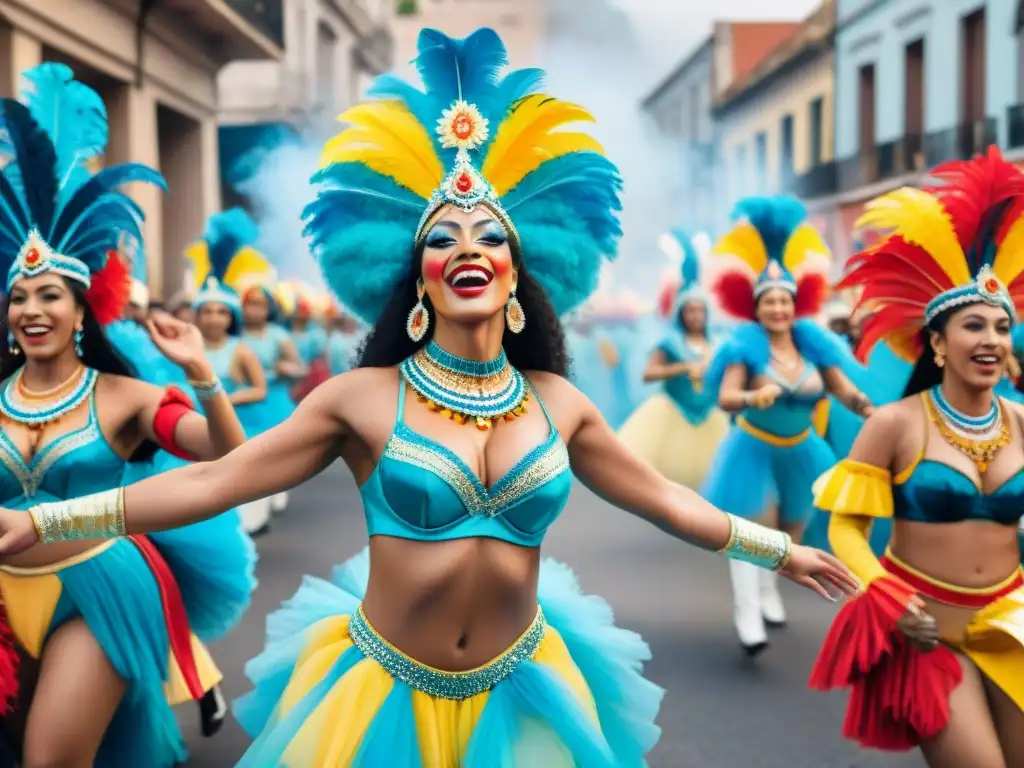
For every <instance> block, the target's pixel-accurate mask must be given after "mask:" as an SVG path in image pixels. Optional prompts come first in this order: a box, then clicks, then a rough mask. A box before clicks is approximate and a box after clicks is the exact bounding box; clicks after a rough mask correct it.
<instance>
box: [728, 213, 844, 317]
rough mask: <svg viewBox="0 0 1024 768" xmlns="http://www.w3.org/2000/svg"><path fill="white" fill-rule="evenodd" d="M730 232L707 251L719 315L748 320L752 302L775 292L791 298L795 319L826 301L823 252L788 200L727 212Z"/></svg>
mask: <svg viewBox="0 0 1024 768" xmlns="http://www.w3.org/2000/svg"><path fill="white" fill-rule="evenodd" d="M733 220H734V221H735V222H736V223H735V224H734V225H733V228H732V229H731V230H730V231H729V232H728V233H727V234H726V235H725V236H723V237H722V238H721V239H720V240H719V241H718V242H717V243H716V244H715V247H714V249H713V251H712V254H711V255H712V258H711V259H710V260H709V263H708V272H710V273H711V274H710V276H709V282H710V283H711V290H712V291H713V292H714V294H715V295H716V297H717V298H718V301H719V304H720V305H721V307H722V309H723V311H725V312H726V313H727V314H729V315H731V316H733V317H734V318H737V319H739V320H754V319H755V318H756V314H755V308H756V306H757V299H758V298H759V297H760V296H761V295H762V294H763V293H765V292H766V291H769V290H771V289H773V288H780V289H782V290H785V291H788V292H789V293H791V294H793V297H794V300H795V302H796V316H797V317H798V318H800V317H808V316H812V315H816V314H818V312H820V311H821V307H822V305H823V304H824V302H825V300H826V299H827V298H828V269H829V264H830V262H831V256H830V255H829V250H828V247H827V246H826V245H825V242H824V241H823V240H822V239H821V235H819V234H818V231H817V230H816V229H815V228H814V227H812V226H811V225H810V224H809V223H807V209H806V208H805V207H804V205H803V203H801V202H800V201H799V200H797V199H796V198H793V197H788V196H785V195H780V196H777V197H748V198H744V199H743V200H740V201H739V202H738V203H737V204H736V208H735V209H734V210H733Z"/></svg>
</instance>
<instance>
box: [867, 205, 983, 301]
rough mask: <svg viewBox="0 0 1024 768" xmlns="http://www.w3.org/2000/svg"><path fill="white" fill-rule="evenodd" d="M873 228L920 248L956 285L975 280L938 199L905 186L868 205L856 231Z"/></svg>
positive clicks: (951, 223) (947, 215)
mask: <svg viewBox="0 0 1024 768" xmlns="http://www.w3.org/2000/svg"><path fill="white" fill-rule="evenodd" d="M861 227H870V228H874V229H879V230H883V231H887V232H889V233H891V234H893V235H899V236H900V237H902V238H903V239H904V240H906V241H907V242H908V243H912V244H914V245H917V246H920V247H921V248H923V249H924V250H925V251H927V252H928V254H929V255H930V256H931V257H932V258H933V259H934V260H935V263H936V264H938V265H939V267H941V269H942V271H943V272H945V273H946V275H947V276H948V277H949V279H950V280H951V281H952V283H953V285H965V284H967V283H968V282H970V281H971V273H970V271H969V270H968V268H967V259H966V257H965V256H964V252H963V249H962V248H961V247H960V241H959V240H957V238H956V230H954V229H953V222H952V221H951V220H950V217H949V214H948V213H946V209H945V208H943V207H942V203H941V202H939V200H938V198H936V197H934V196H933V195H930V194H928V193H927V192H922V191H921V190H920V189H915V188H913V187H903V188H901V189H897V190H894V191H893V192H889V193H888V194H885V195H882V196H881V197H878V198H875V199H874V200H872V201H871V202H870V203H868V204H867V206H866V210H865V211H864V214H863V215H862V216H861V217H860V218H859V219H858V220H857V222H856V223H855V224H854V228H856V229H860V228H861Z"/></svg>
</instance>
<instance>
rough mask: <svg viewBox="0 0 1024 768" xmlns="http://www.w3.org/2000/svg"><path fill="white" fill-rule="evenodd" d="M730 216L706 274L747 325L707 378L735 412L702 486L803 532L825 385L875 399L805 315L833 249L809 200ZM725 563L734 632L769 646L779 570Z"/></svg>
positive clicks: (817, 462) (825, 456)
mask: <svg viewBox="0 0 1024 768" xmlns="http://www.w3.org/2000/svg"><path fill="white" fill-rule="evenodd" d="M733 217H734V219H735V220H736V224H735V225H734V226H733V229H732V230H731V231H730V232H729V233H728V234H726V235H725V236H724V237H723V238H722V239H721V240H719V241H718V243H717V245H716V246H715V249H714V254H713V256H712V258H711V259H710V260H709V264H708V266H709V268H710V269H711V271H712V275H711V279H710V283H711V288H712V290H713V291H714V293H715V294H716V296H717V298H718V304H719V306H720V307H721V308H722V310H723V311H724V312H726V313H727V314H729V315H730V316H731V317H733V318H735V319H738V320H745V321H746V322H745V323H744V324H742V325H740V326H739V327H738V328H736V329H735V330H734V331H733V333H732V335H731V336H730V337H729V339H728V340H727V341H726V342H724V343H723V344H722V345H721V346H720V347H719V349H718V351H717V352H716V354H715V358H714V360H713V362H712V365H711V368H710V369H709V371H708V374H707V376H706V386H707V387H708V388H709V389H710V390H711V391H712V392H716V393H717V397H718V404H719V406H720V407H721V408H722V409H723V410H724V411H728V412H731V413H735V414H737V417H736V421H735V424H734V426H733V427H732V428H731V429H730V431H729V434H728V436H727V437H726V438H725V440H723V441H722V443H721V445H720V446H719V449H718V452H717V453H716V454H715V458H714V461H713V462H712V466H711V471H710V473H709V475H708V478H707V481H706V483H705V485H704V489H703V491H702V493H703V495H704V497H705V498H706V499H707V500H708V501H709V502H711V503H712V504H714V505H715V506H717V507H720V508H722V509H724V510H726V511H727V512H730V513H732V514H734V515H738V516H740V517H743V518H747V519H756V520H762V521H764V522H765V523H766V524H769V525H772V526H777V527H779V528H780V529H781V530H783V531H785V532H786V533H787V534H789V535H790V536H792V538H793V539H794V540H795V541H800V540H801V538H802V536H803V533H804V527H805V526H806V525H807V522H808V521H809V519H810V517H811V513H812V511H813V505H812V501H813V494H812V491H811V485H812V483H813V482H814V481H815V479H816V478H817V477H818V476H819V475H820V474H821V473H822V472H824V471H825V470H826V469H827V468H828V467H830V466H832V464H834V463H835V457H834V456H833V454H832V451H831V449H830V448H829V447H828V443H826V442H825V441H824V440H823V439H822V437H821V436H820V435H819V434H818V433H817V432H816V431H815V430H814V429H813V427H812V416H813V414H814V411H815V408H816V407H817V406H818V403H819V402H820V401H821V400H823V399H824V398H825V397H827V396H828V395H829V394H830V393H831V394H832V395H834V396H835V397H836V399H837V400H838V401H839V402H841V403H842V404H843V405H844V406H846V407H847V408H849V409H850V410H851V411H853V412H854V413H857V414H859V415H862V416H863V415H867V414H868V413H870V410H871V401H870V400H869V399H868V398H867V397H866V396H865V395H864V394H863V393H862V392H861V391H859V390H858V389H857V387H856V386H854V384H853V383H852V382H851V381H850V378H849V376H848V375H847V373H846V372H844V369H845V370H846V371H853V370H854V369H855V368H856V367H857V366H856V362H855V361H854V358H853V355H852V354H851V353H850V350H849V348H848V347H847V346H846V344H845V343H844V342H843V341H842V339H840V338H839V337H838V336H836V335H835V334H834V333H832V332H831V331H828V330H826V329H824V328H822V327H820V326H819V325H818V324H817V323H816V322H815V321H814V320H813V319H812V318H814V317H815V316H816V315H818V313H819V312H820V311H821V307H822V304H823V302H824V301H825V300H826V298H827V296H828V281H827V275H828V270H829V266H830V257H829V253H828V249H827V247H826V246H825V243H824V242H823V241H822V239H821V236H820V235H819V234H818V233H817V231H815V229H814V228H813V227H812V226H811V225H810V224H808V223H807V221H806V210H805V209H804V206H803V205H802V204H801V203H800V202H799V201H798V200H796V199H794V198H790V197H773V198H765V197H753V198H746V199H744V200H741V201H740V202H739V203H738V204H737V206H736V210H735V211H734V214H733ZM773 507H774V508H775V514H770V513H771V512H772V508H773ZM729 572H730V576H731V579H732V590H733V600H734V621H735V625H736V632H737V634H738V636H739V639H740V644H741V645H742V646H743V648H744V649H745V650H746V652H747V653H748V654H750V655H756V654H758V653H760V652H761V651H762V650H764V649H765V648H766V647H767V645H768V634H767V631H766V622H767V623H768V624H771V625H781V624H784V623H785V621H786V612H785V607H784V606H783V603H782V597H781V596H780V595H779V592H778V587H777V579H776V577H775V575H774V574H772V573H770V572H760V571H759V570H758V569H757V568H755V567H753V566H751V565H750V564H749V563H744V562H742V561H738V560H737V561H731V562H730V563H729Z"/></svg>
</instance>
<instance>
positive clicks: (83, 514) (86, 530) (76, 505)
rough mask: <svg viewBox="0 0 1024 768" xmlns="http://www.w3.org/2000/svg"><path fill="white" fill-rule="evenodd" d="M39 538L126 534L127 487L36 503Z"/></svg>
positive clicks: (34, 512) (50, 540) (54, 539)
mask: <svg viewBox="0 0 1024 768" xmlns="http://www.w3.org/2000/svg"><path fill="white" fill-rule="evenodd" d="M29 514H30V515H32V522H33V523H34V524H35V526H36V531H38V532H39V541H40V542H42V543H43V544H53V543H55V542H58V541H79V540H81V539H116V538H120V537H122V536H125V535H126V530H125V524H124V488H113V489H111V490H109V491H103V492H101V493H94V494H92V495H91V496H83V497H81V498H78V499H69V500H67V501H55V502H48V503H46V504H37V505H36V506H34V507H32V508H31V509H29Z"/></svg>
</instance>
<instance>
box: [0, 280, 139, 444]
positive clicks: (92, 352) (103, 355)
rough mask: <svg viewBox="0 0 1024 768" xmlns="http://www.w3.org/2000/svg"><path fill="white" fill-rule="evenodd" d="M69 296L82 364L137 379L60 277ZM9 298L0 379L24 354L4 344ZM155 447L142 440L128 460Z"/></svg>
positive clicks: (80, 294) (0, 320) (0, 343)
mask: <svg viewBox="0 0 1024 768" xmlns="http://www.w3.org/2000/svg"><path fill="white" fill-rule="evenodd" d="M61 279H62V280H63V281H64V284H65V285H66V286H67V288H68V290H69V291H71V295H72V296H73V297H74V300H75V305H76V306H77V307H80V308H81V309H82V356H81V358H80V359H81V361H82V364H83V365H85V366H87V367H89V368H94V369H95V370H97V371H99V372H100V373H110V374H113V375H115V376H127V377H128V378H131V379H138V378H140V377H139V373H138V371H136V370H135V366H134V365H132V364H131V363H130V362H128V361H127V360H126V359H125V358H124V357H122V356H121V353H120V352H118V351H117V349H116V348H115V347H114V345H113V344H111V343H110V340H109V339H108V338H107V334H106V333H104V331H103V326H101V325H100V323H99V321H98V320H97V319H96V315H95V314H93V311H92V308H91V307H90V306H89V302H88V301H86V298H85V291H84V290H83V288H82V287H81V286H80V285H79V284H78V283H75V282H72V281H70V280H68V279H66V278H63V277H62V278H61ZM9 303H10V297H9V296H5V297H4V300H3V314H2V316H0V381H7V379H9V378H10V377H11V376H12V375H13V374H14V373H15V372H16V371H17V370H18V369H19V368H21V366H23V365H24V364H25V356H24V355H23V354H22V353H20V352H19V353H18V354H16V355H15V354H11V350H10V349H9V345H8V344H7V338H8V336H7V334H8V332H9V331H10V324H9V322H8V318H7V311H8V306H9ZM158 448H159V446H157V445H156V444H155V443H153V442H150V441H149V440H146V441H144V442H143V443H142V445H140V446H139V447H138V448H137V449H136V450H135V453H133V454H132V456H131V459H129V461H132V462H144V461H149V460H150V459H151V458H153V456H155V455H156V452H157V450H158Z"/></svg>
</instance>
